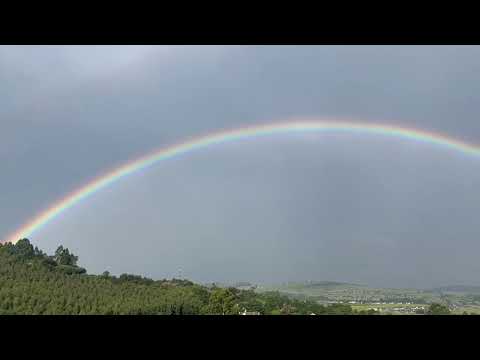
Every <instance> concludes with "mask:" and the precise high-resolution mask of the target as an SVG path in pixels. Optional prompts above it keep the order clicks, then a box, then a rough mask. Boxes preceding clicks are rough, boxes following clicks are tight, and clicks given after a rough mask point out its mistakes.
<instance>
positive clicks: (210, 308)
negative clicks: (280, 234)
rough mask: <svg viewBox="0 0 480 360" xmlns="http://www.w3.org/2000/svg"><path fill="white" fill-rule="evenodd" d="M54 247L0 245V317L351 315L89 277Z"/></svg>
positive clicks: (236, 293)
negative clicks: (50, 249) (51, 252)
mask: <svg viewBox="0 0 480 360" xmlns="http://www.w3.org/2000/svg"><path fill="white" fill-rule="evenodd" d="M77 261H78V258H77V257H76V256H75V255H74V254H72V253H70V251H69V250H68V249H66V248H63V247H62V246H60V247H59V248H58V249H57V251H56V252H55V254H54V255H52V256H49V255H47V254H45V253H44V252H42V251H41V250H39V249H38V248H37V247H33V246H32V244H31V243H30V241H29V240H27V239H22V240H20V241H19V242H17V243H16V244H15V245H14V244H4V245H1V244H0V314H72V315H77V314H115V315H117V314H118V315H121V314H137V315H156V314H158V315H189V314H191V315H194V314H219V315H220V314H225V315H236V314H239V313H240V312H242V311H243V310H247V311H249V312H258V313H260V314H264V315H273V314H299V315H307V314H312V313H314V314H317V315H320V314H353V311H352V308H351V307H350V306H348V305H341V304H339V305H332V306H322V305H319V304H317V303H315V302H312V301H301V300H292V299H290V298H288V297H286V296H283V295H280V294H279V293H277V292H267V293H261V294H259V293H256V292H255V291H253V290H239V289H236V288H219V287H212V288H207V287H205V286H201V285H197V284H194V283H192V282H190V281H187V280H176V279H173V280H157V281H154V280H152V279H148V278H144V277H141V276H137V275H130V274H123V275H120V276H119V277H115V276H111V275H110V274H109V273H108V272H104V273H103V274H102V275H89V274H87V271H86V269H84V268H82V267H79V266H78V265H77Z"/></svg>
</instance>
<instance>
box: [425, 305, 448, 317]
mask: <svg viewBox="0 0 480 360" xmlns="http://www.w3.org/2000/svg"><path fill="white" fill-rule="evenodd" d="M426 314H427V315H450V309H449V308H448V306H445V305H442V304H437V303H433V304H431V305H430V307H429V308H428V310H427V312H426Z"/></svg>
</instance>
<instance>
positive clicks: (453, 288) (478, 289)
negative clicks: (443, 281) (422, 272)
mask: <svg viewBox="0 0 480 360" xmlns="http://www.w3.org/2000/svg"><path fill="white" fill-rule="evenodd" d="M431 291H434V292H459V293H474V294H477V293H478V294H480V286H472V285H448V286H440V287H437V288H434V289H432V290H431Z"/></svg>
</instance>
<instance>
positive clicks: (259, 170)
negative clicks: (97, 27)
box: [0, 46, 480, 287]
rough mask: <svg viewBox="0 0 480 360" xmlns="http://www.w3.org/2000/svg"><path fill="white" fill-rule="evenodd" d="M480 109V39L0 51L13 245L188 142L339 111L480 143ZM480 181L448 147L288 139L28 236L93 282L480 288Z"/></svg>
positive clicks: (3, 223) (1, 124) (169, 177)
mask: <svg viewBox="0 0 480 360" xmlns="http://www.w3.org/2000/svg"><path fill="white" fill-rule="evenodd" d="M479 114H480V47H477V46H472V47H466V46H460V47H459V46H251V47H247V46H224V47H218V46H178V47H175V46H163V47H158V46H153V47H151V46H139V47H136V46H135V47H134V46H125V47H122V46H63V47H62V46H0V130H1V131H0V162H1V164H2V172H1V176H0V184H1V186H0V189H1V190H0V203H1V204H2V206H1V207H0V234H3V235H5V234H7V233H9V232H11V231H12V230H14V229H15V228H16V227H18V226H19V225H20V224H21V223H23V222H24V221H26V220H27V219H29V218H31V217H32V215H33V214H35V213H37V212H39V211H41V210H43V209H44V208H45V207H46V206H48V205H50V204H51V203H52V202H53V201H55V200H56V199H59V198H61V197H62V196H63V195H65V194H66V193H68V192H69V191H71V190H73V189H75V188H76V187H78V186H79V185H82V184H84V183H85V182H86V181H88V180H90V179H91V178H93V177H95V176H96V175H98V174H99V173H103V172H104V171H105V170H106V169H109V168H112V167H114V166H116V165H119V164H122V163H124V162H125V161H127V160H130V159H132V158H135V157H136V156H139V155H142V154H144V153H146V152H149V151H151V150H152V149H155V148H159V147H162V146H164V145H167V144H172V143H175V142H179V141H182V140H183V139H185V138H187V137H189V136H192V135H196V134H205V133H208V132H210V131H215V130H218V129H222V128H234V127H241V126H245V125H252V124H260V123H265V122H271V121H280V120H284V119H289V118H292V117H295V116H298V117H305V116H308V117H314V116H319V117H322V118H325V117H329V116H331V117H335V118H339V117H340V118H342V117H344V118H353V119H363V120H365V121H372V122H382V123H385V124H398V125H402V126H407V127H415V128H419V129H424V130H427V131H429V130H434V131H440V132H443V133H446V134H449V135H450V136H453V137H457V138H460V139H463V140H466V141H470V142H472V143H480V122H479V121H478V117H479ZM479 182H480V159H475V158H472V157H466V156H465V155H462V154H459V153H452V152H449V151H447V150H445V149H442V148H438V147H432V146H429V145H425V144H423V145H421V144H418V143H411V142H408V141H404V140H392V139H385V138H380V137H378V136H366V135H362V136H358V135H346V134H343V135H328V136H326V135H320V134H317V135H312V134H310V135H298V134H297V135H281V136H274V137H270V138H263V139H262V140H247V141H242V142H240V143H230V144H227V145H222V146H218V147H215V148H209V149H206V150H202V151H199V152H196V153H192V154H190V155H189V156H186V157H182V158H178V159H176V160H172V161H168V162H164V163H161V164H158V165H156V166H155V167H153V168H151V169H149V170H148V171H144V172H141V173H139V174H136V175H133V176H131V177H129V178H126V179H124V180H122V181H121V182H118V183H117V184H115V185H114V186H112V187H110V188H108V189H106V190H104V191H102V192H100V193H98V194H97V195H95V196H94V197H92V198H90V199H89V200H87V201H85V202H82V203H81V204H79V205H78V206H76V207H75V208H72V209H71V210H69V211H67V212H65V213H63V214H62V215H61V216H60V217H58V218H57V219H56V220H55V221H54V222H52V223H50V224H49V225H48V226H46V227H45V228H44V229H42V230H41V231H39V232H37V233H36V234H35V235H34V236H33V237H32V241H33V242H34V244H36V245H38V246H39V247H41V248H43V249H45V250H47V251H49V252H51V251H53V250H54V249H55V247H56V246H58V245H59V244H63V245H66V246H68V247H69V248H71V249H72V250H73V251H74V252H75V253H77V254H78V255H79V256H80V262H81V264H82V265H84V266H86V267H87V268H88V269H89V270H90V271H91V272H102V271H104V270H109V271H111V272H112V273H115V274H119V273H122V272H131V273H140V274H144V275H147V276H149V277H153V278H164V277H167V278H169V277H172V276H176V275H177V274H178V269H179V268H181V269H182V270H183V274H184V276H186V277H188V278H191V279H193V280H196V281H236V280H245V281H253V282H272V281H275V282H281V281H293V280H336V281H348V282H360V283H366V284H370V285H372V286H408V287H429V286H437V285H443V284H451V283H460V284H462V283H463V284H474V285H480V282H479V281H480V280H478V276H477V274H478V273H479V271H480V262H478V260H477V254H478V253H479V251H480V241H479V240H480V237H479V234H480V230H479V227H478V220H477V216H478V215H477V214H479V213H480V212H479V210H480V193H479V192H478V191H477V184H478V183H479ZM3 235H0V237H3Z"/></svg>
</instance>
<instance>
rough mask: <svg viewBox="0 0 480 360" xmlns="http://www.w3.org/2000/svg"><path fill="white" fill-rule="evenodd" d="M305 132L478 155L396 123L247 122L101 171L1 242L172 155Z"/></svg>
mask: <svg viewBox="0 0 480 360" xmlns="http://www.w3.org/2000/svg"><path fill="white" fill-rule="evenodd" d="M307 132H348V133H361V134H371V135H380V136H387V137H394V138H401V139H407V140H412V141H419V142H424V143H427V144H431V145H438V146H441V147H444V148H448V149H450V150H452V151H459V152H461V153H464V154H466V155H472V156H480V148H479V147H478V146H476V145H471V144H468V143H465V142H462V141H459V140H456V139H453V138H450V137H447V136H444V135H441V134H436V133H433V132H426V131H421V130H416V129H408V128H402V127H397V126H387V125H381V124H374V123H360V122H350V121H332V120H330V121H322V120H313V121H312V120H305V121H288V122H283V123H273V124H267V125H260V126H250V127H244V128H240V129H234V130H227V131H220V132H217V133H213V134H209V135H206V136H202V137H198V138H194V139H192V140H188V141H186V142H183V143H180V144H176V145H173V146H169V147H165V148H163V149H160V150H157V151H154V152H153V153H150V154H147V155H145V156H142V157H140V158H138V159H135V160H133V161H130V162H128V163H126V164H124V165H123V166H120V167H118V168H116V169H114V170H113V171H110V172H108V173H106V174H103V175H101V176H99V177H97V178H95V179H93V180H92V181H90V182H89V183H87V184H86V185H84V186H82V187H81V188H79V189H77V190H75V191H73V192H71V193H70V194H68V195H67V196H65V197H64V198H62V199H60V200H59V201H58V202H56V203H54V204H53V205H51V206H50V207H49V208H47V209H46V210H44V211H42V212H40V213H39V214H38V215H37V216H35V217H33V218H32V219H31V220H30V221H29V222H27V223H26V224H24V225H23V226H21V227H20V228H19V229H17V230H16V231H15V232H13V233H12V234H11V235H9V236H8V237H7V239H6V240H5V241H3V242H11V243H16V242H17V241H18V240H19V239H21V238H25V237H30V236H31V235H32V234H33V233H34V232H35V231H37V230H39V229H40V228H42V227H44V226H45V225H46V224H48V223H50V222H51V221H52V220H53V219H55V218H56V217H57V216H58V215H59V214H61V213H63V212H64V211H67V210H68V209H70V208H71V207H73V206H75V205H76V204H78V203H79V202H81V201H82V200H85V199H87V198H88V197H90V196H92V195H93V194H95V193H97V192H98V191H100V190H102V189H104V188H106V187H107V186H110V185H112V184H113V183H115V182H116V181H119V180H120V179H122V178H124V177H126V176H128V175H131V174H134V173H136V172H138V171H141V170H144V169H146V168H148V167H150V166H152V165H154V164H156V163H158V162H160V161H164V160H168V159H172V158H175V157H177V156H179V155H182V154H186V153H190V152H193V151H196V150H200V149H203V148H206V147H210V146H213V145H219V144H223V143H227V142H233V141H239V140H242V139H248V138H258V137H263V136H271V135H275V134H283V133H290V134H291V133H307Z"/></svg>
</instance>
